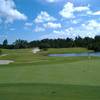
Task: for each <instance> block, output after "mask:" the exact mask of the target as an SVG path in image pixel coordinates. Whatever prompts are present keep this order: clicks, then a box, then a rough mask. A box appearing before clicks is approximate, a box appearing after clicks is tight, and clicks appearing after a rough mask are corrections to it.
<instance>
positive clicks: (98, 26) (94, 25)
mask: <svg viewBox="0 0 100 100" xmlns="http://www.w3.org/2000/svg"><path fill="white" fill-rule="evenodd" d="M82 26H83V27H84V28H85V29H87V30H91V31H98V30H100V23H99V22H97V21H96V20H90V21H88V22H87V23H86V24H82Z"/></svg>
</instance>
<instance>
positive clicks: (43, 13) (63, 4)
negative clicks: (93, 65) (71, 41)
mask: <svg viewBox="0 0 100 100" xmlns="http://www.w3.org/2000/svg"><path fill="white" fill-rule="evenodd" d="M95 35H100V0H0V43H1V42H2V41H3V40H4V39H5V38H7V39H8V41H9V42H10V43H12V42H13V41H15V40H16V39H19V38H20V39H24V40H28V41H31V40H38V39H44V38H53V39H54V38H67V37H71V38H74V37H76V36H81V37H85V36H89V37H94V36H95Z"/></svg>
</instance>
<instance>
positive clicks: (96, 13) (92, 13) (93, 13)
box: [88, 11, 100, 16]
mask: <svg viewBox="0 0 100 100" xmlns="http://www.w3.org/2000/svg"><path fill="white" fill-rule="evenodd" d="M88 14H89V15H94V16H97V15H100V11H96V12H92V11H91V12H89V13H88Z"/></svg>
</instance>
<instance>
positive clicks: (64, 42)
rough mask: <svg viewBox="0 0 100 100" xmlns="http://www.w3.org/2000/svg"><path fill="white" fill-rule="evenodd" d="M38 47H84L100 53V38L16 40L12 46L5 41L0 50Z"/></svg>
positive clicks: (0, 45)
mask: <svg viewBox="0 0 100 100" xmlns="http://www.w3.org/2000/svg"><path fill="white" fill-rule="evenodd" d="M33 47H39V48H40V49H44V50H46V49H48V48H70V47H84V48H87V49H89V50H94V51H96V52H97V51H100V36H95V37H94V38H90V37H84V38H81V37H80V36H78V37H76V38H75V39H72V38H66V39H60V38H59V39H43V40H36V41H31V42H28V41H26V40H21V39H18V40H16V41H15V42H14V43H12V44H8V41H7V39H5V40H4V41H3V43H2V44H0V48H5V49H22V48H33Z"/></svg>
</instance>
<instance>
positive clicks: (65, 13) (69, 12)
mask: <svg viewBox="0 0 100 100" xmlns="http://www.w3.org/2000/svg"><path fill="white" fill-rule="evenodd" d="M73 10H74V6H73V4H72V3H70V2H68V3H67V4H65V5H64V8H63V9H62V10H61V11H60V12H59V14H60V15H61V16H62V17H64V18H73V17H74V15H73Z"/></svg>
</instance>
